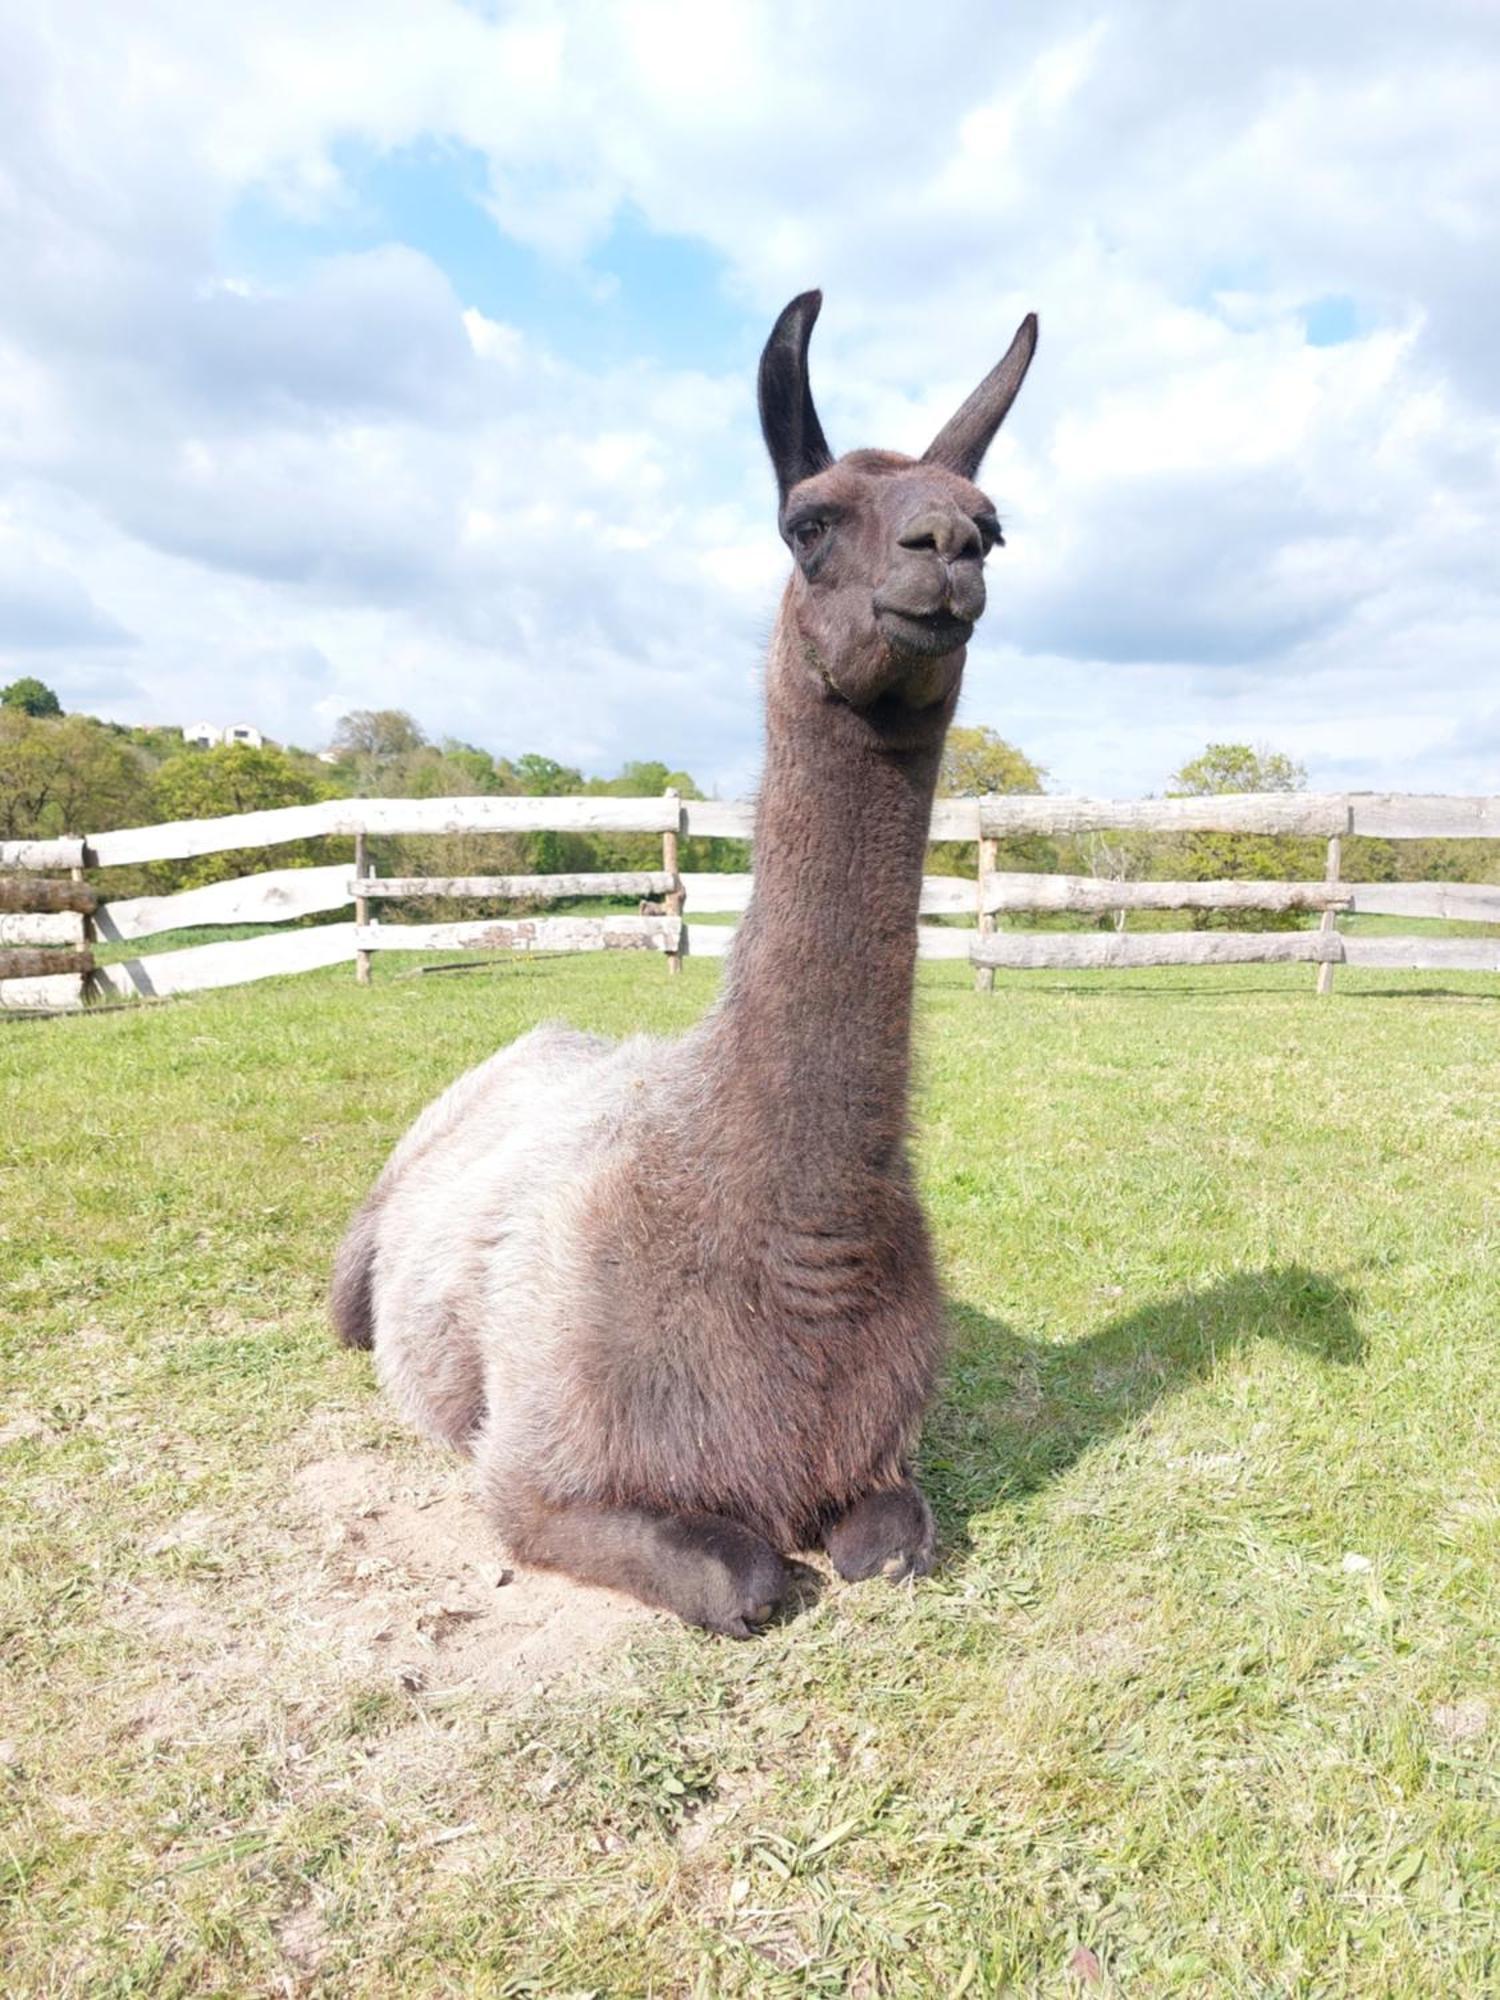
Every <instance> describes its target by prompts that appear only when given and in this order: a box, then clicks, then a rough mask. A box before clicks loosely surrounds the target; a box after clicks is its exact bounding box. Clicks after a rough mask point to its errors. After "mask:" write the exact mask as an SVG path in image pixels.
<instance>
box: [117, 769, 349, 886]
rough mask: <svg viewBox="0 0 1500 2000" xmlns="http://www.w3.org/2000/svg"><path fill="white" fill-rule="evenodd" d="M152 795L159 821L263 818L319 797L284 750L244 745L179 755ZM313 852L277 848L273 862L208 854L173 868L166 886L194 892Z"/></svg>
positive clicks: (246, 854) (257, 851) (259, 852)
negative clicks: (275, 810)
mask: <svg viewBox="0 0 1500 2000" xmlns="http://www.w3.org/2000/svg"><path fill="white" fill-rule="evenodd" d="M151 792H152V798H153V802H154V804H155V806H156V813H157V817H158V818H159V819H163V820H171V819H219V818H221V817H223V816H224V815H225V814H227V813H249V812H266V811H269V810H270V809H271V808H272V807H275V806H301V805H310V804H311V803H312V802H313V801H314V800H315V799H317V798H320V797H322V796H323V793H322V789H321V787H320V786H319V785H318V783H317V781H316V780H315V779H313V778H312V777H311V776H310V775H309V774H308V773H307V772H306V771H303V770H299V769H298V767H297V765H296V763H295V762H294V761H293V759H292V758H290V757H289V756H288V755H287V753H286V752H285V751H284V750H276V749H271V748H266V749H260V750H256V749H253V748H252V747H251V746H250V745H249V744H248V743H228V744H219V745H218V746H216V747H215V748H214V749H212V750H183V751H179V753H178V754H177V755H176V756H175V757H169V758H168V759H167V760H166V762H165V763H164V764H162V765H161V766H160V768H159V769H158V770H157V772H156V775H155V776H154V778H153V779H152V781H151ZM316 852H317V850H316V846H315V844H314V843H312V842H308V841H301V842H298V843H296V844H295V845H293V846H290V847H278V848H277V849H276V851H275V857H274V859H268V858H267V856H266V852H265V850H264V849H263V848H242V849H239V850H237V851H235V852H234V853H230V854H207V855H204V856H203V857H202V859H201V860H197V861H193V862H189V863H186V864H177V863H173V864H172V867H171V871H170V881H171V886H172V887H174V888H180V889H194V888H198V887H199V886H200V885H201V884H203V883H205V882H222V881H227V880H228V879H230V878H231V877H232V876H235V875H255V874H259V873H260V872H261V871H262V870H263V869H265V868H268V867H280V868H285V867H287V866H288V865H292V866H295V865H297V864H299V863H303V862H309V861H311V860H313V859H314V858H315V855H316Z"/></svg>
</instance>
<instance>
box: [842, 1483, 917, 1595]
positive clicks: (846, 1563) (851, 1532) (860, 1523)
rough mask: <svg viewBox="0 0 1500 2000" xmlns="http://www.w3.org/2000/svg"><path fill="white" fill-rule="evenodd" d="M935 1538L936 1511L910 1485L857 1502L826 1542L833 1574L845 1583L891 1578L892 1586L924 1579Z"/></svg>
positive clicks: (867, 1496)
mask: <svg viewBox="0 0 1500 2000" xmlns="http://www.w3.org/2000/svg"><path fill="white" fill-rule="evenodd" d="M936 1539H937V1537H936V1532H935V1530H934V1528H933V1525H932V1509H931V1508H930V1507H929V1506H928V1504H927V1502H926V1501H925V1500H924V1499H923V1498H922V1495H921V1493H920V1492H919V1491H918V1489H917V1488H916V1486H914V1485H913V1484H912V1482H911V1481H910V1480H909V1479H908V1480H906V1481H904V1482H903V1483H902V1484H901V1485H900V1486H887V1487H883V1488H882V1489H881V1490H880V1491H879V1492H877V1493H867V1494H866V1495H865V1496H864V1498H863V1499H862V1500H856V1501H855V1503H854V1505H853V1506H852V1507H851V1508H850V1509H849V1511H848V1513H847V1514H845V1515H843V1516H842V1517H841V1518H840V1519H839V1520H837V1521H835V1522H834V1524H833V1526H832V1527H831V1528H830V1529H829V1530H828V1533H827V1534H826V1536H825V1537H824V1543H825V1546H826V1547H827V1550H828V1554H829V1556H830V1558H831V1559H832V1562H833V1566H834V1568H835V1569H836V1570H837V1571H838V1573H839V1575H840V1576H841V1577H843V1578H844V1580H845V1582H847V1583H863V1582H865V1581H866V1580H867V1579H868V1578H870V1577H872V1576H888V1577H889V1578H890V1579H891V1581H892V1583H902V1582H904V1581H905V1580H906V1578H907V1577H911V1576H926V1575H928V1574H929V1572H930V1571H931V1569H932V1564H933V1551H934V1547H935V1544H936Z"/></svg>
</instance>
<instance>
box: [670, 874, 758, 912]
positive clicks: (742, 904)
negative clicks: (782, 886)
mask: <svg viewBox="0 0 1500 2000" xmlns="http://www.w3.org/2000/svg"><path fill="white" fill-rule="evenodd" d="M682 886H683V888H684V889H685V890H686V892H687V907H688V910H689V911H690V912H691V914H692V915H693V916H699V915H701V914H702V913H703V912H704V911H707V910H712V911H713V912H715V913H716V914H717V913H718V912H719V911H721V910H734V911H739V910H748V909H749V907H750V892H751V890H752V889H753V888H754V886H755V877H754V876H753V875H708V874H701V875H700V874H695V873H690V874H687V875H684V876H683V878H682Z"/></svg>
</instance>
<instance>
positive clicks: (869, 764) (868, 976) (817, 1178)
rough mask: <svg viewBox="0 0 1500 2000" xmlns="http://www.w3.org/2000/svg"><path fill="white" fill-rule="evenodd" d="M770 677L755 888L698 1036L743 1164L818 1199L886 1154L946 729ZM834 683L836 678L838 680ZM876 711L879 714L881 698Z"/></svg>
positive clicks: (776, 667) (786, 640)
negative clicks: (703, 1034)
mask: <svg viewBox="0 0 1500 2000" xmlns="http://www.w3.org/2000/svg"><path fill="white" fill-rule="evenodd" d="M795 645H796V641H795V637H794V634H793V633H792V631H791V629H790V624H789V620H788V618H787V616H786V614H785V613H783V617H782V620H781V622H780V624H779V625H778V628H777V635H776V639H775V640H774V641H773V646H772V657H771V663H770V674H769V684H770V686H769V697H768V713H767V743H766V761H765V771H764V775H763V779H762V787H761V794H760V803H759V806H758V808H757V812H756V823H755V835H756V838H755V855H754V861H755V889H754V894H753V896H752V900H751V904H750V908H749V910H748V912H747V913H746V916H745V920H744V922H743V924H742V925H741V927H740V931H739V934H738V936H737V937H736V939H735V943H734V948H733V951H732V954H731V959H730V964H729V968H728V976H727V979H726V983H725V993H724V998H723V1001H722V1002H721V1004H720V1007H719V1009H718V1010H717V1012H716V1014H715V1015H714V1016H713V1018H712V1020H711V1022H710V1024H709V1027H708V1031H707V1032H708V1039H709V1048H710V1050H711V1052H712V1059H713V1067H714V1070H715V1075H714V1086H715V1096H716V1098H717V1100H718V1101H719V1102H720V1104H721V1105H722V1107H723V1109H724V1113H725V1117H724V1123H723V1127H722V1129H723V1131H724V1132H725V1134H726V1135H728V1137H729V1139H730V1141H731V1143H732V1144H733V1145H734V1146H735V1147H736V1148H737V1149H739V1150H740V1152H741V1156H742V1159H743V1163H744V1166H745V1168H746V1169H747V1171H750V1172H752V1173H753V1172H754V1171H755V1168H756V1166H757V1164H758V1163H764V1164H768V1165H769V1166H770V1168H771V1170H772V1172H773V1174H774V1178H775V1181H776V1183H777V1185H778V1186H780V1187H781V1188H782V1189H784V1190H785V1191H786V1192H788V1193H789V1194H790V1195H791V1196H792V1197H793V1198H795V1199H798V1200H802V1199H805V1200H806V1201H808V1202H809V1203H812V1204H816V1203H818V1202H819V1200H820V1199H821V1198H825V1197H831V1198H834V1199H837V1190H838V1189H839V1188H841V1187H842V1186H843V1185H845V1184H847V1182H848V1180H849V1178H850V1177H851V1176H852V1177H854V1178H856V1179H858V1178H862V1177H863V1176H864V1175H867V1174H868V1173H870V1172H872V1171H873V1172H884V1171H886V1170H888V1169H889V1168H891V1167H892V1166H893V1165H894V1164H895V1163H896V1162H897V1161H898V1160H899V1157H900V1150H901V1142H902V1137H903V1133H904V1128H905V1120H906V1100H907V1086H908V1077H909V1069H910V1052H911V1016H912V993H913V985H914V980H915V971H916V965H915V961H916V919H917V906H918V903H919V901H920V897H921V887H922V865H923V860H924V856H925V853H926V847H927V831H928V823H929V819H930V816H931V810H932V797H933V791H934V789H935V785H936V780H937V768H938V759H939V756H940V754H941V750H942V741H943V735H944V732H945V730H946V726H947V720H948V709H949V706H950V705H949V704H947V703H945V704H943V706H942V710H941V712H938V711H936V710H928V711H924V712H920V713H916V712H913V711H911V710H907V709H904V708H901V707H900V706H899V704H896V703H892V704H890V713H888V714H884V715H883V714H881V713H880V712H878V711H865V712H857V711H855V710H854V709H852V708H850V707H849V706H848V705H847V704H846V703H844V702H843V701H841V700H838V699H836V698H834V697H832V696H831V694H830V692H829V691H828V689H827V688H826V687H825V686H824V685H823V684H822V683H821V682H819V681H818V680H816V679H815V678H814V677H813V676H812V675H811V674H810V673H809V672H808V670H807V668H806V667H805V666H804V665H803V664H802V663H801V661H800V659H797V660H794V659H793V657H792V653H793V649H794V648H795ZM835 678H836V673H835ZM882 706H884V705H882Z"/></svg>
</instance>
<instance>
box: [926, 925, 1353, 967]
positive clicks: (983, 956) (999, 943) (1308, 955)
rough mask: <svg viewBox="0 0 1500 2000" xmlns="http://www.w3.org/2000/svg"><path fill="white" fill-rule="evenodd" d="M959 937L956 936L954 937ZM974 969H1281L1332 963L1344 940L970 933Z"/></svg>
mask: <svg viewBox="0 0 1500 2000" xmlns="http://www.w3.org/2000/svg"><path fill="white" fill-rule="evenodd" d="M955 935H961V933H955ZM969 937H970V940H971V943H970V951H969V957H970V960H971V962H972V963H973V964H975V965H994V966H1006V967H1016V966H1039V967H1047V968H1049V969H1051V970H1054V971H1062V970H1069V969H1083V968H1087V967H1095V966H1098V967H1115V966H1144V965H1285V964H1288V963H1291V964H1313V965H1316V964H1321V963H1322V962H1323V961H1324V960H1325V959H1331V960H1332V961H1333V962H1334V963H1337V962H1339V960H1340V959H1341V958H1342V957H1343V947H1344V945H1345V943H1346V942H1347V940H1345V939H1343V938H1341V937H1340V936H1339V935H1338V933H1337V932H1334V933H1332V934H1331V935H1329V936H1324V934H1323V933H1322V932H1320V931H1139V932H1136V933H1134V934H1132V933H1129V932H1122V931H997V932H996V934H995V935H994V936H993V937H987V938H981V937H977V936H976V935H975V934H974V933H972V932H970V933H969Z"/></svg>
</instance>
